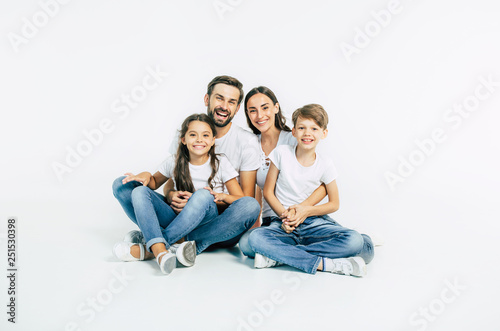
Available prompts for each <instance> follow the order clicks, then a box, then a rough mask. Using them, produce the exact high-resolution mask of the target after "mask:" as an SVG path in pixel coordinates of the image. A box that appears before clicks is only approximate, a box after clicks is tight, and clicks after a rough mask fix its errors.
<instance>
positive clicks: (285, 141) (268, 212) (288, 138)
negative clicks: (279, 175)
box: [257, 131, 297, 217]
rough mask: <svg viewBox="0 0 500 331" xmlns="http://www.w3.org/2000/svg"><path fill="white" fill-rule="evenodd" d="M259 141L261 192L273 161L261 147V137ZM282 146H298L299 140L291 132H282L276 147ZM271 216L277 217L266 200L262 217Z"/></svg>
mask: <svg viewBox="0 0 500 331" xmlns="http://www.w3.org/2000/svg"><path fill="white" fill-rule="evenodd" d="M257 137H258V140H259V150H260V168H259V169H258V170H257V185H259V187H260V188H261V190H263V189H264V183H265V182H266V177H267V173H268V171H269V166H270V164H271V161H270V160H269V157H268V156H266V153H264V151H263V150H262V145H261V137H262V136H261V135H258V136H257ZM280 145H290V146H294V147H295V146H297V139H296V138H295V137H294V136H293V135H292V133H291V132H289V131H281V132H280V135H279V138H278V143H277V144H276V147H278V146H280ZM269 216H275V213H274V212H273V210H272V209H271V206H269V204H268V203H267V201H266V199H263V200H262V217H269Z"/></svg>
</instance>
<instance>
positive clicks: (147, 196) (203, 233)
mask: <svg viewBox="0 0 500 331" xmlns="http://www.w3.org/2000/svg"><path fill="white" fill-rule="evenodd" d="M123 178H125V177H123V176H122V177H119V178H117V179H116V180H115V181H114V183H113V194H114V196H115V197H116V199H117V200H118V202H120V205H121V206H122V208H123V210H124V211H125V213H126V214H127V216H128V217H129V218H130V219H131V220H132V222H134V223H135V224H137V226H139V229H141V231H142V233H143V235H144V239H145V240H146V248H147V250H148V251H151V246H152V245H153V244H156V243H164V244H165V246H166V247H167V249H168V248H169V247H170V246H171V245H172V244H174V243H175V242H177V241H178V240H180V239H181V238H184V237H185V238H186V240H195V241H196V253H197V254H200V253H201V252H203V251H204V250H205V249H206V248H208V247H209V246H210V245H212V244H216V243H218V244H220V245H222V246H223V245H224V243H228V244H230V243H233V242H235V241H236V242H237V240H238V239H239V238H240V237H241V235H242V234H243V233H244V232H245V231H246V230H248V229H250V228H251V227H252V225H253V223H255V221H256V220H257V218H258V217H259V211H260V206H259V204H258V202H257V200H255V199H254V198H251V197H243V198H240V199H238V200H236V201H235V202H233V203H232V204H231V205H229V207H228V208H227V209H226V210H225V211H224V212H223V213H222V214H220V215H219V213H218V211H217V205H216V204H215V202H214V197H213V195H211V194H210V192H209V191H208V190H205V189H201V190H198V191H196V192H194V193H193V195H192V196H191V197H190V198H189V200H188V202H187V203H186V206H184V208H183V209H182V211H181V212H180V213H179V214H176V213H175V212H174V211H173V209H172V208H171V207H170V206H169V205H168V204H167V203H166V201H165V198H164V196H163V195H161V194H159V193H157V192H155V191H153V190H151V189H150V188H149V187H146V186H143V185H142V184H141V183H139V182H136V181H133V182H128V183H126V184H122V180H123Z"/></svg>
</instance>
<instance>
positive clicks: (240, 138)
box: [170, 123, 260, 182]
mask: <svg viewBox="0 0 500 331" xmlns="http://www.w3.org/2000/svg"><path fill="white" fill-rule="evenodd" d="M178 144H179V132H177V134H176V138H175V139H174V141H173V142H172V144H171V145H170V154H174V155H175V154H177V148H178ZM215 153H216V154H223V155H225V156H226V157H227V158H228V160H229V162H230V163H231V165H232V166H233V168H234V169H235V170H236V171H237V172H238V176H237V177H236V179H237V180H238V182H239V181H240V171H253V170H257V169H258V168H259V166H260V158H259V142H258V139H257V136H256V135H254V134H253V133H251V132H250V131H247V130H245V129H243V128H241V127H239V126H238V125H236V124H234V123H232V124H231V128H230V129H229V131H228V132H227V133H226V134H225V135H224V136H223V137H221V138H216V139H215Z"/></svg>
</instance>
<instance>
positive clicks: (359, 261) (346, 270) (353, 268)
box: [330, 256, 366, 277]
mask: <svg viewBox="0 0 500 331" xmlns="http://www.w3.org/2000/svg"><path fill="white" fill-rule="evenodd" d="M331 261H333V270H331V271H330V272H331V273H334V274H343V275H346V276H356V277H363V276H366V263H365V260H363V258H362V257H359V256H354V257H348V258H341V259H332V260H331Z"/></svg>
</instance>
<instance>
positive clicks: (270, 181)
mask: <svg viewBox="0 0 500 331" xmlns="http://www.w3.org/2000/svg"><path fill="white" fill-rule="evenodd" d="M279 173H280V171H279V170H278V168H276V166H275V165H274V163H273V162H271V165H270V167H269V171H268V173H267V177H266V183H265V184H264V192H263V193H264V199H266V201H267V203H268V204H269V206H270V207H271V208H272V210H274V212H275V213H276V214H277V215H281V214H283V212H285V210H286V209H285V207H283V205H282V204H281V202H280V201H279V200H278V198H276V195H274V189H275V187H276V181H277V180H278V175H279Z"/></svg>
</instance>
